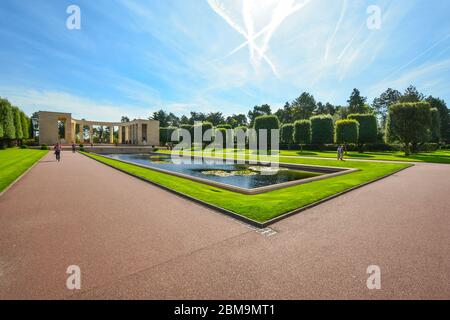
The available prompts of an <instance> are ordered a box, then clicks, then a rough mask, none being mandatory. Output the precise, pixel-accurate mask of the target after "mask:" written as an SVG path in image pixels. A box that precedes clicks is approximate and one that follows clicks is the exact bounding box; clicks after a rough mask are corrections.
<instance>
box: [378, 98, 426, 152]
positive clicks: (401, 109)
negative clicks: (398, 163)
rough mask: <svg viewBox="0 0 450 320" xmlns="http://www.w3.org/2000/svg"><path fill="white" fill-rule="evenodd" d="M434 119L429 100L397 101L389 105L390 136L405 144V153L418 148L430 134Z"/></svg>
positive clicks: (387, 127) (388, 125)
mask: <svg viewBox="0 0 450 320" xmlns="http://www.w3.org/2000/svg"><path fill="white" fill-rule="evenodd" d="M431 124H432V119H431V108H430V104H429V103H428V102H407V103H396V104H394V105H391V106H390V107H389V113H388V123H387V124H386V129H387V130H388V131H389V132H388V136H389V137H391V139H392V137H395V139H397V140H398V141H400V142H401V143H402V144H403V147H404V151H405V155H407V156H408V155H409V154H410V153H411V147H412V149H413V151H415V150H416V146H417V145H418V144H420V143H424V142H427V140H428V139H429V136H430V129H431Z"/></svg>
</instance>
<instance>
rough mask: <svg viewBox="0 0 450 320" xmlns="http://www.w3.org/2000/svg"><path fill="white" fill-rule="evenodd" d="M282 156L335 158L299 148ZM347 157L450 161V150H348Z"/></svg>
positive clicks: (282, 153)
mask: <svg viewBox="0 0 450 320" xmlns="http://www.w3.org/2000/svg"><path fill="white" fill-rule="evenodd" d="M280 155H282V156H302V157H323V158H335V157H336V152H334V151H325V152H320V151H303V152H300V151H298V150H282V151H281V153H280ZM345 158H347V159H365V160H388V161H413V162H432V163H449V164H450V150H438V151H435V152H423V153H416V154H412V155H410V156H408V157H406V156H405V155H404V153H403V152H364V153H359V152H350V151H349V152H348V154H347V155H345Z"/></svg>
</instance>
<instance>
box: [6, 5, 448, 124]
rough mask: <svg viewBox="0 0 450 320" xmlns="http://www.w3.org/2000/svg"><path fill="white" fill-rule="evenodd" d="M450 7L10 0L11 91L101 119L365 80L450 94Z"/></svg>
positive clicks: (217, 105) (336, 93) (336, 90)
mask: <svg viewBox="0 0 450 320" xmlns="http://www.w3.org/2000/svg"><path fill="white" fill-rule="evenodd" d="M71 4H75V5H78V6H79V7H80V9H81V29H80V30H69V29H67V27H66V20H67V18H68V16H69V14H67V13H66V9H67V7H68V6H69V5H71ZM370 5H376V6H378V8H380V10H381V11H380V12H381V27H380V29H369V28H368V27H367V19H368V18H369V16H370V14H368V13H367V8H368V7H369V6H370ZM449 13H450V1H441V0H428V1H425V0H422V1H419V0H416V1H414V0H383V1H378V0H372V1H363V0H360V1H358V0H310V1H308V0H165V1H131V0H123V1H119V0H117V1H111V0H96V1H92V0H85V1H64V0H47V1H44V0H40V1H31V0H28V1H25V0H2V1H1V3H0V41H1V43H2V46H1V49H0V70H1V71H0V96H2V97H7V98H8V99H10V101H12V102H13V103H14V104H16V105H17V106H19V107H21V108H23V109H24V110H25V111H26V112H27V113H31V112H33V111H36V110H49V111H67V112H72V113H73V114H74V116H75V117H78V118H81V117H83V118H87V119H92V120H118V119H119V118H120V116H121V115H128V116H129V117H131V118H135V117H142V118H143V117H148V116H149V115H150V114H151V113H152V112H153V111H156V110H158V109H160V108H163V109H165V110H167V111H171V112H174V113H175V114H177V115H181V114H187V113H188V112H189V111H191V110H193V111H201V112H210V111H221V112H223V113H224V114H226V115H228V114H232V113H247V111H248V110H249V109H250V108H252V107H253V106H254V105H257V104H263V103H268V104H270V105H272V107H273V109H277V108H278V107H280V106H282V105H283V104H284V102H285V101H290V100H292V99H294V98H295V97H297V96H298V95H300V93H301V92H303V91H308V92H311V93H312V94H313V95H314V96H315V98H316V100H320V101H323V102H327V101H329V102H331V103H334V104H345V102H346V100H347V98H348V96H349V95H350V92H351V91H352V89H353V88H354V87H357V88H359V89H360V90H361V93H362V94H363V95H365V96H368V97H369V101H372V99H373V98H374V97H375V96H377V95H379V94H380V93H381V92H382V91H384V90H385V89H386V88H388V87H393V88H396V89H398V90H401V91H403V90H404V89H405V88H406V87H407V86H408V85H409V84H414V85H416V86H417V87H418V89H419V90H421V91H422V92H424V93H426V94H432V95H434V96H439V97H441V98H443V99H445V100H446V101H447V102H450V89H449V88H450V20H449V19H448V14H449Z"/></svg>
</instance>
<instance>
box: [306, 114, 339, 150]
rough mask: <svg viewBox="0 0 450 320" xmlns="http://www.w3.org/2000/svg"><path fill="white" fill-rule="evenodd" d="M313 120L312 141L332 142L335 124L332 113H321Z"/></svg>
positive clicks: (314, 142)
mask: <svg viewBox="0 0 450 320" xmlns="http://www.w3.org/2000/svg"><path fill="white" fill-rule="evenodd" d="M310 120H311V143H312V144H319V145H324V144H332V143H333V140H334V125H333V118H332V117H331V115H319V116H314V117H311V118H310Z"/></svg>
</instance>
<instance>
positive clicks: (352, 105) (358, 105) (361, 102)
mask: <svg viewBox="0 0 450 320" xmlns="http://www.w3.org/2000/svg"><path fill="white" fill-rule="evenodd" d="M366 101H367V98H366V97H363V96H361V93H360V92H359V90H358V89H356V88H355V89H353V91H352V94H351V95H350V98H349V99H348V100H347V103H348V111H349V113H365V112H366V110H367V107H366Z"/></svg>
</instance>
